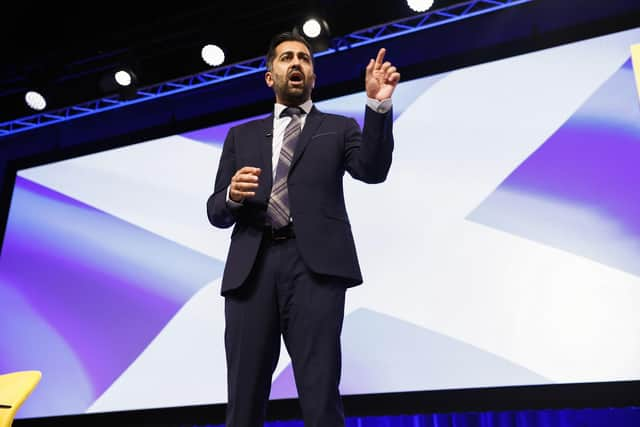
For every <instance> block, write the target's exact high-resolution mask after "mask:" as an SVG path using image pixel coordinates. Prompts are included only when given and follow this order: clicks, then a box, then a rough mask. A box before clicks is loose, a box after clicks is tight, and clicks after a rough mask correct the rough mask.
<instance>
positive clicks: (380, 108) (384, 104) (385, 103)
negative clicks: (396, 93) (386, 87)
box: [367, 97, 391, 114]
mask: <svg viewBox="0 0 640 427" xmlns="http://www.w3.org/2000/svg"><path fill="white" fill-rule="evenodd" d="M367 107H369V108H371V109H372V110H373V111H375V112H376V113H380V114H385V113H387V112H389V110H391V98H387V99H383V100H382V101H378V100H377V99H374V98H369V97H367Z"/></svg>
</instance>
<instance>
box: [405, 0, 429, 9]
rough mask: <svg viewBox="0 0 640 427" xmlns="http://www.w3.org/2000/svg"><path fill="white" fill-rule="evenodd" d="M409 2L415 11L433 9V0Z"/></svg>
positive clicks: (409, 0) (412, 0) (413, 0)
mask: <svg viewBox="0 0 640 427" xmlns="http://www.w3.org/2000/svg"><path fill="white" fill-rule="evenodd" d="M407 4H408V5H409V7H410V8H411V10H413V11H414V12H424V11H427V10H429V9H431V6H433V0H407Z"/></svg>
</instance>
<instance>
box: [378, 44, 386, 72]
mask: <svg viewBox="0 0 640 427" xmlns="http://www.w3.org/2000/svg"><path fill="white" fill-rule="evenodd" d="M386 52H387V50H386V49H385V48H383V47H381V48H380V50H379V51H378V57H377V58H376V69H379V68H381V67H382V63H383V61H384V54H385V53H386Z"/></svg>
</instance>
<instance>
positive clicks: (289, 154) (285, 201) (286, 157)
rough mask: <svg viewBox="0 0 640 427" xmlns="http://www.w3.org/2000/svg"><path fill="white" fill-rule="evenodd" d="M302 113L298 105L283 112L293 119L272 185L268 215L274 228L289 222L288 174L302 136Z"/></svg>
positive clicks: (288, 127)
mask: <svg viewBox="0 0 640 427" xmlns="http://www.w3.org/2000/svg"><path fill="white" fill-rule="evenodd" d="M300 114H302V110H300V108H296V107H289V108H286V109H285V110H284V111H283V112H282V113H281V114H280V117H283V116H291V121H290V122H289V124H288V125H287V128H286V129H285V131H284V138H283V140H282V148H281V149H280V158H279V160H278V166H277V167H276V175H275V177H274V178H273V186H272V187H271V197H270V198H269V204H268V206H267V217H268V218H269V221H270V222H271V226H272V227H273V228H274V229H278V228H281V227H284V226H285V225H287V224H289V192H288V189H287V175H288V173H289V166H291V160H292V159H293V153H294V152H295V149H296V142H298V137H299V136H300V130H301V127H300Z"/></svg>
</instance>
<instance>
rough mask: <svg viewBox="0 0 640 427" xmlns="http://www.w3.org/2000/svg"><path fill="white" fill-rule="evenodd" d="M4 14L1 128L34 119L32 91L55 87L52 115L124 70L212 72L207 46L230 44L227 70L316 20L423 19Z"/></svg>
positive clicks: (151, 79) (238, 13) (299, 12)
mask: <svg viewBox="0 0 640 427" xmlns="http://www.w3.org/2000/svg"><path fill="white" fill-rule="evenodd" d="M453 3H454V1H451V0H440V1H439V2H438V1H436V6H435V7H438V6H439V7H442V6H445V5H450V4H453ZM2 10H3V15H4V19H3V21H4V22H3V25H2V27H1V29H0V31H1V33H0V43H2V46H1V48H2V54H3V61H2V62H1V63H0V121H6V120H11V119H15V118H19V117H23V116H26V115H29V114H32V113H33V112H32V111H30V110H28V109H27V108H26V107H25V106H24V102H23V96H24V93H25V91H26V90H27V89H28V88H29V87H30V86H31V85H34V84H39V85H41V86H43V87H45V88H49V90H50V94H51V96H52V99H51V100H50V102H49V106H48V109H54V108H61V107H66V106H69V105H75V104H77V103H80V102H84V101H89V100H92V99H97V98H100V97H102V96H104V92H101V89H100V86H99V83H98V82H99V78H100V76H101V75H102V74H103V73H106V72H108V71H110V70H112V69H113V68H114V67H116V66H118V65H119V64H122V63H128V64H132V65H133V66H134V67H135V70H136V73H137V76H138V79H139V85H140V86H146V85H152V84H155V83H160V82H163V81H166V80H171V79H174V78H178V77H181V76H186V75H190V74H195V73H199V72H202V71H205V70H206V69H208V68H209V67H208V66H207V65H206V64H205V63H204V62H203V61H202V60H201V59H200V48H201V47H202V45H203V44H204V43H205V42H214V43H216V44H218V45H220V46H221V47H223V49H224V50H225V53H226V57H227V58H226V62H225V64H224V65H228V64H232V63H236V62H240V61H243V60H246V59H252V58H256V57H259V56H262V55H264V53H265V50H266V48H267V44H268V40H269V38H270V37H271V36H272V35H274V34H275V33H277V32H280V31H286V30H290V29H292V28H293V26H294V25H296V24H299V23H300V22H302V21H303V20H304V19H305V18H306V17H307V16H310V15H313V14H318V15H320V16H322V17H324V18H325V20H326V21H327V22H328V23H329V25H330V27H331V31H332V35H333V36H344V35H346V34H349V33H351V32H354V31H357V30H360V29H364V28H368V27H371V26H376V25H379V24H384V23H387V22H390V21H393V20H396V19H401V18H404V17H409V16H412V15H415V12H413V11H412V10H411V9H409V7H408V6H407V3H406V1H405V0H385V1H383V0H324V1H322V0H315V1H277V2H263V1H259V2H255V1H254V2H211V1H210V2H202V1H182V2H177V3H174V4H173V5H171V3H167V4H166V5H162V6H160V3H156V5H155V7H152V6H150V5H149V4H147V3H145V4H141V2H127V3H116V4H114V5H113V6H111V5H109V4H107V3H106V2H85V3H81V4H75V5H74V4H72V3H71V2H42V3H37V4H33V3H31V2H15V3H13V4H11V5H7V6H5V5H3V6H2Z"/></svg>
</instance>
